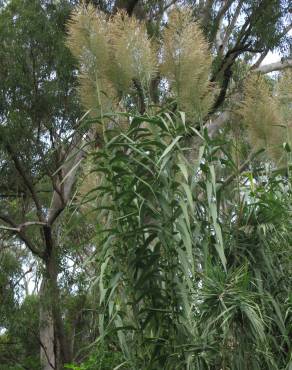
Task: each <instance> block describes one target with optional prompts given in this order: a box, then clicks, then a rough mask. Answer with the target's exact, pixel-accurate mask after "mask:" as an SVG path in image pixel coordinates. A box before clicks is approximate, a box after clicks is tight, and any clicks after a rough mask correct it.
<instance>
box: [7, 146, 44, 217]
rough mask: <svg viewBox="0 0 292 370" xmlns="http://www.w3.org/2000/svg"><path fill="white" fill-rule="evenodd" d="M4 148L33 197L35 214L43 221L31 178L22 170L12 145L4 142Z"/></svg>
mask: <svg viewBox="0 0 292 370" xmlns="http://www.w3.org/2000/svg"><path fill="white" fill-rule="evenodd" d="M6 148H7V151H8V153H9V154H10V156H11V158H12V160H13V162H14V165H15V168H16V170H17V171H18V173H19V174H20V176H21V177H22V179H23V181H24V183H25V185H26V187H27V188H28V190H29V192H30V194H31V196H32V199H33V201H34V203H35V206H36V209H37V215H38V218H39V220H40V221H42V222H44V221H45V219H44V216H43V212H42V207H41V204H40V202H39V199H38V196H37V194H36V191H35V189H34V186H33V184H32V182H31V180H30V179H29V177H28V176H27V173H26V171H25V170H24V168H23V167H22V165H21V163H20V161H19V159H18V157H17V155H16V154H15V152H14V150H13V148H12V146H11V145H10V144H9V143H6Z"/></svg>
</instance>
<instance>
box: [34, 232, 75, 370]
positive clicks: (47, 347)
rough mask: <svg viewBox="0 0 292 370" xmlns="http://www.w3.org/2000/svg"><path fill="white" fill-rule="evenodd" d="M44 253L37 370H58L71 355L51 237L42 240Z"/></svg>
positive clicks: (68, 361)
mask: <svg viewBox="0 0 292 370" xmlns="http://www.w3.org/2000/svg"><path fill="white" fill-rule="evenodd" d="M48 240H49V243H48ZM46 251H47V253H46V256H45V259H44V262H45V271H44V274H43V281H42V286H41V292H40V294H41V299H40V345H41V353H40V356H41V364H42V365H41V366H42V367H41V369H42V370H62V369H63V366H64V364H65V363H70V362H71V360H72V354H71V348H70V344H69V341H68V340H67V338H66V335H65V329H64V322H63V319H62V315H61V310H60V292H59V288H58V281H57V278H58V262H57V258H56V257H57V256H56V247H55V246H53V243H52V239H51V235H49V238H48V237H46Z"/></svg>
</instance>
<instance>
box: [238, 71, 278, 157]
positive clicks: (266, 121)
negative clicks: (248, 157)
mask: <svg viewBox="0 0 292 370" xmlns="http://www.w3.org/2000/svg"><path fill="white" fill-rule="evenodd" d="M244 93H245V97H244V101H243V102H242V103H241V106H240V109H239V114H240V115H241V117H242V119H243V123H244V124H245V126H246V127H247V130H248V134H249V140H250V143H251V145H252V146H253V147H254V148H256V149H260V148H265V149H266V150H267V153H268V155H269V156H270V157H271V159H273V160H275V161H279V160H280V159H281V157H282V154H283V150H282V143H283V141H284V135H285V128H283V127H282V126H281V123H282V122H281V114H280V111H279V107H278V104H277V101H276V99H275V98H274V97H273V96H272V93H271V91H270V88H269V86H268V83H267V81H266V80H265V78H264V77H263V76H262V75H259V74H253V75H252V76H251V77H249V79H248V80H247V82H246V84H245V89H244Z"/></svg>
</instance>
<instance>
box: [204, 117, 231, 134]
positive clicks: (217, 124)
mask: <svg viewBox="0 0 292 370" xmlns="http://www.w3.org/2000/svg"><path fill="white" fill-rule="evenodd" d="M230 117H231V114H230V112H229V111H225V112H222V113H221V114H220V115H219V116H218V117H216V118H215V119H214V120H212V121H210V122H209V123H207V124H206V125H205V128H206V129H207V131H208V135H209V136H210V138H213V137H214V136H215V135H216V134H217V133H218V131H219V130H220V129H221V128H222V127H223V126H224V125H225V124H226V122H228V120H229V119H230Z"/></svg>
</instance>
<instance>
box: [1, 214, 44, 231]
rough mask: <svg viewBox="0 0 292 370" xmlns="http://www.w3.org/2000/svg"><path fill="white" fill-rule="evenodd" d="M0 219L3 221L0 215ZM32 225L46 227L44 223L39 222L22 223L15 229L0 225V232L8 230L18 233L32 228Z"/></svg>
mask: <svg viewBox="0 0 292 370" xmlns="http://www.w3.org/2000/svg"><path fill="white" fill-rule="evenodd" d="M0 219H2V220H4V219H3V217H2V216H1V215H0ZM34 225H41V226H45V225H47V223H46V222H41V221H27V222H24V223H22V224H20V225H17V226H16V227H7V226H2V225H0V229H2V230H10V231H15V232H17V233H20V232H21V231H22V230H23V229H25V228H26V227H29V226H34Z"/></svg>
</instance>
